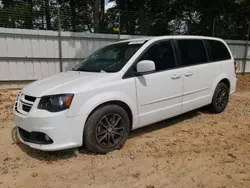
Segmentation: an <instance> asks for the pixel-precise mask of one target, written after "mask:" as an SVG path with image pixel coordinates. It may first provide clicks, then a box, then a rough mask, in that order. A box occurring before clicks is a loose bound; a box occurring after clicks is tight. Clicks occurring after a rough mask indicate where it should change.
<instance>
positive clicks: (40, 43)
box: [0, 28, 250, 82]
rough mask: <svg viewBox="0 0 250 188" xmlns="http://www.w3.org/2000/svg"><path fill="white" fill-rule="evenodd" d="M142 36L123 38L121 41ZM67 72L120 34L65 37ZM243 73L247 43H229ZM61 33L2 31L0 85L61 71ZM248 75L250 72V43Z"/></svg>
mask: <svg viewBox="0 0 250 188" xmlns="http://www.w3.org/2000/svg"><path fill="white" fill-rule="evenodd" d="M132 37H138V36H128V35H121V36H120V39H121V40H122V39H128V38H132ZM60 39H61V50H62V59H61V60H62V62H63V64H62V65H63V70H65V69H70V68H71V67H72V66H73V65H75V64H76V63H77V62H79V61H81V60H83V59H84V58H86V56H88V55H89V54H90V53H91V52H93V51H94V50H96V49H98V48H100V47H102V46H105V45H107V44H109V43H112V42H115V41H117V40H118V36H117V35H109V34H87V33H69V32H62V34H61V38H60ZM227 43H228V44H229V46H230V48H231V50H232V52H233V54H234V57H235V59H236V60H237V64H238V72H242V71H243V64H244V63H243V62H244V59H245V54H246V51H245V49H246V42H245V41H233V40H227ZM59 50H60V49H59V37H58V32H54V31H38V30H24V29H7V28H0V82H6V81H28V80H30V81H31V80H37V79H41V78H45V77H48V76H51V75H54V74H56V73H59V72H60V63H59ZM245 70H246V72H250V44H249V47H248V52H247V63H246V69H245Z"/></svg>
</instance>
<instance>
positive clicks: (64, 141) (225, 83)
mask: <svg viewBox="0 0 250 188" xmlns="http://www.w3.org/2000/svg"><path fill="white" fill-rule="evenodd" d="M235 72H236V64H235V62H234V59H233V56H232V53H231V52H230V50H229V48H228V46H227V44H226V43H225V42H224V41H223V40H221V39H217V38H209V37H199V36H166V37H154V38H143V39H133V40H127V41H122V42H117V43H114V44H111V45H108V46H105V47H103V48H101V49H99V50H97V51H96V52H94V53H93V54H92V55H90V56H89V57H87V58H86V59H85V60H84V61H82V62H80V63H78V64H77V65H76V66H75V67H74V68H73V69H72V70H71V71H67V72H64V73H60V74H58V75H55V76H52V77H49V78H46V79H43V80H39V81H35V82H33V83H31V84H29V85H27V86H26V87H24V88H23V89H22V91H21V92H20V93H19V94H18V96H17V98H16V102H15V105H14V108H13V111H14V119H15V123H16V126H17V135H18V138H19V139H20V141H21V142H22V143H24V144H26V145H29V146H30V147H32V148H35V149H39V150H45V151H55V150H63V149H69V148H75V147H80V146H82V145H84V147H85V148H86V149H87V150H90V151H92V152H96V153H102V154H103V153H107V152H110V151H113V150H116V149H120V148H122V146H123V144H124V143H125V141H126V139H127V138H128V135H129V133H130V132H131V131H132V130H134V129H137V128H140V127H143V126H146V125H149V124H152V123H155V122H159V121H162V120H164V119H168V118H171V117H174V116H177V115H180V114H183V113H186V112H188V111H192V110H195V109H198V108H200V107H204V106H208V107H209V109H210V110H211V112H213V113H221V112H223V111H224V110H225V108H226V106H227V103H228V100H229V95H230V94H231V93H233V92H235V88H236V74H235Z"/></svg>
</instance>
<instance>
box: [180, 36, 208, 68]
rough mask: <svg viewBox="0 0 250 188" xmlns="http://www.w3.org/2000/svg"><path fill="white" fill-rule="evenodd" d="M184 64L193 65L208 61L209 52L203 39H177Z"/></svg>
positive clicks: (182, 63)
mask: <svg viewBox="0 0 250 188" xmlns="http://www.w3.org/2000/svg"><path fill="white" fill-rule="evenodd" d="M177 43H178V47H179V50H180V56H181V65H182V66H191V65H197V64H202V63H206V62H208V58H207V52H206V49H205V46H204V43H203V41H202V40H195V39H183V40H177Z"/></svg>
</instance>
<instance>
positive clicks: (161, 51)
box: [139, 41, 176, 71]
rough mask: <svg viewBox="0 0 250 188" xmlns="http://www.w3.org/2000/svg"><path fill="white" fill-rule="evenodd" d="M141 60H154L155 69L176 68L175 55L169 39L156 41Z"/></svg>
mask: <svg viewBox="0 0 250 188" xmlns="http://www.w3.org/2000/svg"><path fill="white" fill-rule="evenodd" d="M142 60H151V61H154V63H155V68H156V71H163V70H168V69H173V68H176V61H175V55H174V51H173V47H172V44H171V42H170V41H163V42H158V43H156V44H154V45H153V46H151V47H150V48H149V49H148V50H146V52H144V54H143V55H142V57H141V58H140V60H139V61H142Z"/></svg>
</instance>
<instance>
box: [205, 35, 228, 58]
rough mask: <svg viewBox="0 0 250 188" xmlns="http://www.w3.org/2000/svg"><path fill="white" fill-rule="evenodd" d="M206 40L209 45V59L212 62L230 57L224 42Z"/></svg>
mask: <svg viewBox="0 0 250 188" xmlns="http://www.w3.org/2000/svg"><path fill="white" fill-rule="evenodd" d="M206 42H207V44H208V46H209V51H210V61H212V62H214V61H224V60H229V59H231V55H230V53H229V51H228V49H227V47H226V46H225V44H223V43H222V42H220V41H216V40H206Z"/></svg>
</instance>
